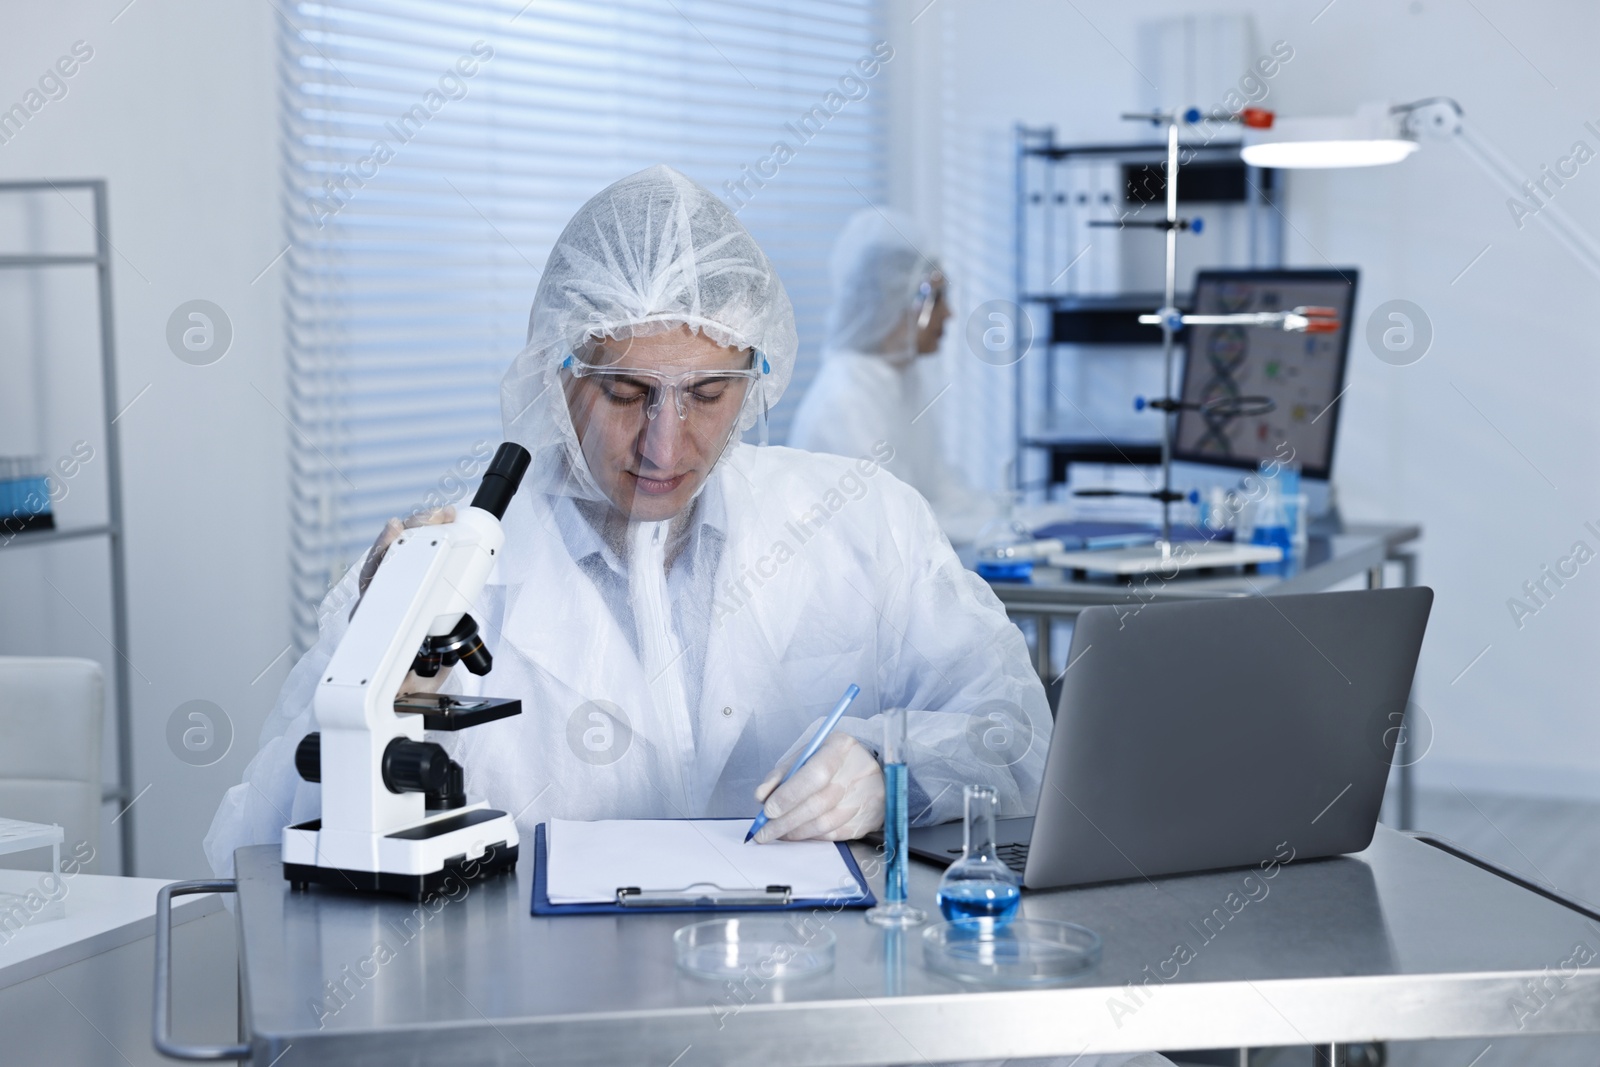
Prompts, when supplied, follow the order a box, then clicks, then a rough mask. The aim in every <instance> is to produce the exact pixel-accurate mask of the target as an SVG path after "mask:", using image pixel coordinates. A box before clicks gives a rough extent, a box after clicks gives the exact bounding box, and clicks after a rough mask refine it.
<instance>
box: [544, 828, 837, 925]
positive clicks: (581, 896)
mask: <svg viewBox="0 0 1600 1067" xmlns="http://www.w3.org/2000/svg"><path fill="white" fill-rule="evenodd" d="M749 829H750V822H749V820H748V819H684V820H675V819H605V820H601V821H598V822H575V821H573V820H570V819H552V820H551V821H550V822H549V823H547V824H546V825H545V865H546V868H547V870H546V874H545V887H546V892H547V893H548V894H549V897H550V903H552V904H599V903H611V902H614V901H615V900H616V897H617V889H618V888H619V887H623V886H637V887H638V888H640V889H643V890H646V891H651V890H655V891H662V890H673V889H684V888H686V887H688V886H691V885H703V884H707V883H709V884H711V885H717V886H721V887H722V888H724V889H734V890H738V889H752V888H754V889H765V888H766V887H767V886H769V885H786V886H788V887H789V888H790V892H791V894H792V896H793V897H795V898H796V899H801V900H812V899H818V898H828V897H839V896H849V897H855V896H858V895H860V891H861V890H860V884H859V883H858V882H857V881H856V880H855V878H854V876H852V875H851V873H850V869H849V867H847V866H846V865H845V862H844V857H842V856H841V855H839V847H838V846H837V845H835V844H833V843H832V842H829V841H774V842H772V843H770V844H766V845H758V844H756V843H755V842H753V841H752V842H750V843H749V844H745V843H744V835H745V832H746V831H748V830H749Z"/></svg>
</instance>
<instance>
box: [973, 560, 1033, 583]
mask: <svg viewBox="0 0 1600 1067" xmlns="http://www.w3.org/2000/svg"><path fill="white" fill-rule="evenodd" d="M978 577H980V578H985V579H987V580H989V581H991V582H1027V581H1031V580H1032V579H1033V560H1031V559H1023V560H1004V561H1001V560H979V561H978Z"/></svg>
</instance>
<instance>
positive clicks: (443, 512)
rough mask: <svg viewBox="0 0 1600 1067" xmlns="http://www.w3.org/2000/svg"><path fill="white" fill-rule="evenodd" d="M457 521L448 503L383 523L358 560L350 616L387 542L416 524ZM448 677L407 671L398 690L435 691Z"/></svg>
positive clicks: (363, 593)
mask: <svg viewBox="0 0 1600 1067" xmlns="http://www.w3.org/2000/svg"><path fill="white" fill-rule="evenodd" d="M455 521H456V509H455V507H454V506H452V505H450V504H446V505H445V506H444V507H442V508H430V509H429V510H427V511H419V512H417V513H416V514H414V515H408V516H406V517H405V518H404V519H390V520H389V521H388V522H386V523H384V524H383V530H382V531H381V532H380V533H379V534H378V539H377V540H376V541H374V542H372V547H371V548H370V549H368V550H367V558H366V561H365V562H364V563H362V564H361V576H360V578H358V579H357V583H356V588H357V589H358V590H359V591H360V596H358V597H357V598H356V605H355V607H354V608H351V609H350V617H351V618H352V619H353V618H355V617H356V608H359V607H360V606H361V601H362V600H364V599H365V598H366V595H367V586H369V585H371V584H372V578H373V576H374V575H376V574H377V573H378V564H380V563H382V562H383V557H384V554H385V553H387V552H388V551H389V546H390V545H392V544H394V543H395V541H397V540H398V539H399V537H400V535H401V534H403V533H405V532H406V531H407V530H415V529H416V528H417V527H419V526H439V525H442V524H444V523H447V522H455ZM449 677H450V671H440V672H439V673H438V674H436V675H434V676H433V677H432V678H424V677H422V676H421V675H420V674H418V673H416V672H415V671H409V672H407V674H406V679H405V681H403V682H401V683H400V692H401V693H437V692H438V691H439V689H440V688H441V687H442V686H443V685H444V683H445V679H447V678H449Z"/></svg>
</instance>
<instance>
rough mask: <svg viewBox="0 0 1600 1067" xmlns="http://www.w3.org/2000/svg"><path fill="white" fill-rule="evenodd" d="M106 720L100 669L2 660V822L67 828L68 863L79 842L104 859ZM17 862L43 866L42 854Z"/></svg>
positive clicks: (89, 867) (87, 663)
mask: <svg viewBox="0 0 1600 1067" xmlns="http://www.w3.org/2000/svg"><path fill="white" fill-rule="evenodd" d="M104 720H105V677H104V675H103V673H102V671H101V669H100V664H98V663H96V662H94V661H93V660H88V659H67V658H64V657H47V656H0V816H4V817H6V818H10V819H22V820H24V821H27V822H44V823H56V824H58V825H60V826H61V827H62V829H63V830H65V832H66V840H65V842H64V843H63V845H62V849H61V853H62V855H63V856H70V855H73V850H74V849H75V848H77V849H80V850H81V845H80V844H79V842H88V845H89V847H90V848H92V849H94V852H93V853H91V855H96V856H97V855H98V854H99V851H100V794H101V789H102V785H101V778H100V744H101V731H102V729H103V728H104ZM40 855H42V853H41V854H40ZM17 858H18V859H23V860H26V861H28V862H27V865H28V866H30V867H37V866H39V864H38V863H37V862H35V860H36V856H35V854H34V853H31V852H30V853H25V854H22V855H20V856H19V857H17ZM44 862H45V864H48V863H49V857H48V856H46V857H45V861H44ZM99 867H100V864H99V863H97V862H91V863H88V864H86V865H85V866H84V868H83V869H84V870H86V871H88V872H90V873H92V872H94V871H96V870H98V869H99Z"/></svg>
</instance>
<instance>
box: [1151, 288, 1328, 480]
mask: <svg viewBox="0 0 1600 1067" xmlns="http://www.w3.org/2000/svg"><path fill="white" fill-rule="evenodd" d="M1356 277H1357V271H1356V270H1355V268H1353V267H1346V268H1340V269H1335V270H1202V271H1200V272H1198V273H1197V274H1196V275H1195V284H1194V308H1193V313H1194V314H1196V315H1217V314H1225V313H1230V312H1241V311H1284V310H1288V309H1290V308H1295V307H1300V306H1302V305H1311V306H1316V307H1331V308H1333V309H1334V310H1335V311H1337V312H1338V315H1339V329H1338V331H1337V332H1334V333H1290V332H1289V331H1287V330H1279V329H1268V328H1264V327H1259V326H1188V327H1185V333H1186V334H1187V335H1188V341H1187V346H1186V347H1187V356H1186V358H1185V360H1184V367H1183V391H1182V394H1181V395H1182V397H1183V400H1184V401H1185V403H1190V404H1203V403H1207V402H1209V401H1213V400H1216V399H1218V398H1221V397H1257V396H1264V397H1269V398H1271V400H1272V401H1273V410H1272V411H1270V412H1268V413H1266V414H1263V415H1255V414H1245V415H1236V414H1234V413H1232V412H1229V411H1228V410H1227V409H1226V408H1222V409H1214V410H1212V411H1204V410H1194V409H1190V408H1185V409H1183V410H1182V411H1180V412H1179V413H1178V426H1177V432H1176V434H1175V435H1174V437H1173V449H1172V458H1173V459H1175V460H1178V461H1182V462H1189V463H1204V464H1214V465H1220V466H1225V467H1246V468H1254V467H1256V466H1257V465H1259V464H1260V463H1261V461H1262V460H1267V459H1278V460H1282V459H1285V458H1286V457H1288V456H1289V455H1290V454H1291V453H1290V451H1289V450H1290V449H1291V448H1292V449H1293V453H1292V454H1293V456H1294V459H1295V461H1296V462H1298V463H1299V464H1300V471H1301V474H1303V475H1304V476H1305V477H1307V478H1316V479H1326V478H1327V477H1328V475H1329V471H1330V469H1331V468H1332V466H1333V445H1334V437H1335V432H1336V430H1337V429H1338V426H1339V408H1340V404H1339V398H1340V396H1341V394H1342V393H1343V391H1344V374H1345V361H1346V358H1347V356H1348V355H1349V349H1350V332H1351V323H1350V315H1351V312H1352V311H1353V309H1354V308H1355V302H1356Z"/></svg>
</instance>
